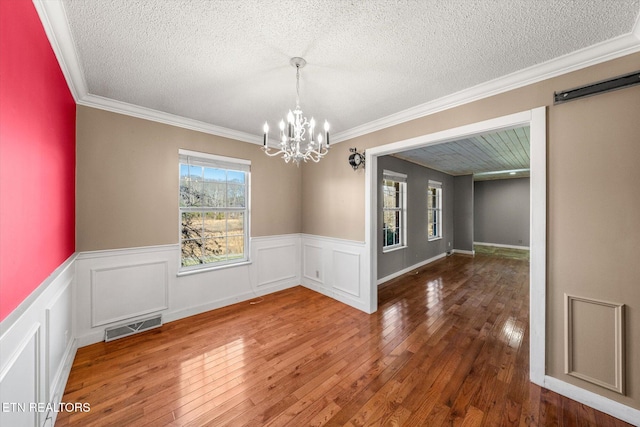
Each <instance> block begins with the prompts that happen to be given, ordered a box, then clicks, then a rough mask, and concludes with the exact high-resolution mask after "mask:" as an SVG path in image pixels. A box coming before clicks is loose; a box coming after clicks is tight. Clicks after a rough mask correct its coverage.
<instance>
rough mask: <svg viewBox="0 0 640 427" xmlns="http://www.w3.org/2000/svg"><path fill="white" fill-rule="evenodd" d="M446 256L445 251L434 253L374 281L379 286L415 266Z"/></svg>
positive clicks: (418, 266) (413, 268)
mask: <svg viewBox="0 0 640 427" xmlns="http://www.w3.org/2000/svg"><path fill="white" fill-rule="evenodd" d="M446 256H447V254H446V253H443V254H440V255H436V256H434V257H432V258H429V259H427V260H424V261H421V262H419V263H417V264H414V265H412V266H410V267H407V268H403V269H402V270H400V271H396V272H395V273H392V274H389V275H388V276H385V277H383V278H381V279H378V280H377V282H376V283H377V285H378V286H380V285H382V284H383V283H385V282H388V281H389V280H391V279H395V278H396V277H400V276H402V275H403V274H405V273H408V272H410V271H411V270H415V269H416V268H420V267H422V266H424V265H427V264H431V263H432V262H434V261H437V260H439V259H441V258H444V257H446Z"/></svg>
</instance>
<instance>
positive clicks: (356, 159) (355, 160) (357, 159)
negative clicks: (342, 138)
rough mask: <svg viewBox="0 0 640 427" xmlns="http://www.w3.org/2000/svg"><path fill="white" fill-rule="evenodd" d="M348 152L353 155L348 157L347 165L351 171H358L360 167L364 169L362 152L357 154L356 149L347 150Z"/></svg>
mask: <svg viewBox="0 0 640 427" xmlns="http://www.w3.org/2000/svg"><path fill="white" fill-rule="evenodd" d="M349 151H350V152H351V153H353V154H351V155H349V164H350V165H351V167H352V168H353V170H358V168H359V167H360V166H362V168H363V169H364V153H365V152H364V151H363V152H362V153H358V149H357V148H349Z"/></svg>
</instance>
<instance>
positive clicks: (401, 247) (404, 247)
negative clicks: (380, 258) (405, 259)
mask: <svg viewBox="0 0 640 427" xmlns="http://www.w3.org/2000/svg"><path fill="white" fill-rule="evenodd" d="M406 248H407V246H406V245H404V246H393V247H390V248H386V249H385V248H382V253H383V254H386V253H388V252H395V251H399V250H400V249H406Z"/></svg>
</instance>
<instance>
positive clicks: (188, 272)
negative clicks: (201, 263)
mask: <svg viewBox="0 0 640 427" xmlns="http://www.w3.org/2000/svg"><path fill="white" fill-rule="evenodd" d="M250 264H251V260H246V261H241V262H234V263H233V264H224V265H215V266H213V265H212V266H211V267H202V268H196V269H193V270H183V271H178V273H177V274H176V276H177V277H182V276H191V275H192V274H198V273H208V272H210V271H216V270H224V269H226V268H233V267H242V266H244V265H250Z"/></svg>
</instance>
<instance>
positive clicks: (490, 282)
mask: <svg viewBox="0 0 640 427" xmlns="http://www.w3.org/2000/svg"><path fill="white" fill-rule="evenodd" d="M528 280H529V278H528V261H526V260H521V259H509V258H503V257H492V256H486V255H478V256H476V257H475V258H471V257H467V256H457V255H453V256H451V257H448V258H445V259H442V260H440V261H437V262H435V263H433V264H430V265H428V266H426V267H423V268H421V269H420V270H419V271H414V272H411V273H408V274H406V275H405V276H402V277H399V278H397V279H395V280H393V281H391V282H389V283H388V284H385V285H384V286H383V287H381V288H380V290H379V310H378V312H377V313H375V314H373V315H367V314H365V313H362V312H360V311H358V310H355V309H353V308H351V307H348V306H346V305H344V304H342V303H339V302H337V301H335V300H332V299H330V298H328V297H325V296H323V295H320V294H318V293H315V292H313V291H310V290H308V289H305V288H303V287H296V288H292V289H288V290H285V291H282V292H278V293H276V294H272V295H268V296H265V297H264V299H263V300H262V302H260V303H258V304H249V303H248V302H244V303H240V304H236V305H233V306H230V307H225V308H222V309H219V310H214V311H211V312H208V313H204V314H201V315H197V316H193V317H190V318H187V319H182V320H179V321H176V322H171V323H168V324H166V325H164V326H163V327H162V328H159V329H155V330H152V331H148V332H145V333H142V334H139V335H134V336H131V337H128V338H123V339H121V340H117V341H113V342H111V343H99V344H95V345H91V346H88V347H84V348H81V349H79V350H78V353H77V356H76V359H75V361H74V364H73V368H72V370H71V374H70V377H69V381H68V383H67V387H66V390H65V395H64V397H63V399H62V401H63V402H87V403H90V405H91V410H90V411H89V412H75V413H65V412H61V413H60V414H59V415H58V419H57V422H56V425H57V426H71V425H73V426H164V425H166V426H227V425H228V426H284V425H287V426H322V425H326V426H378V425H379V426H383V425H385V426H386V425H389V426H440V425H447V426H463V427H467V426H497V425H508V426H513V425H517V426H529V425H538V426H557V425H562V426H577V425H580V426H599V427H602V426H625V425H628V424H626V423H624V422H622V421H620V420H617V419H615V418H613V417H610V416H608V415H606V414H603V413H601V412H598V411H596V410H594V409H592V408H589V407H587V406H584V405H581V404H579V403H577V402H574V401H572V400H570V399H567V398H564V397H562V396H560V395H558V394H556V393H553V392H550V391H548V390H545V389H541V388H540V387H538V386H535V385H533V384H531V383H530V382H529V377H528V370H529V360H528V352H529V338H528V336H529V324H528V304H529V298H528Z"/></svg>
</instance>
